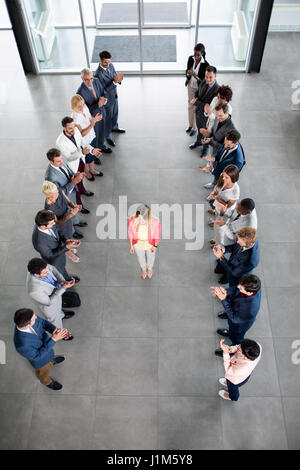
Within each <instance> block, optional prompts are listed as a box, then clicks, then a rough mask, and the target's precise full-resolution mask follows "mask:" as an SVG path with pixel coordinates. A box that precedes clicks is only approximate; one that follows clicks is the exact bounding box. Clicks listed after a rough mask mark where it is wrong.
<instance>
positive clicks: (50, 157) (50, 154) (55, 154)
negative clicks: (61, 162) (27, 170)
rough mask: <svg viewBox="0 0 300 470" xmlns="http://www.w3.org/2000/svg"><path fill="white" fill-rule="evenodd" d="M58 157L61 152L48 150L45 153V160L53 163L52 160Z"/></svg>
mask: <svg viewBox="0 0 300 470" xmlns="http://www.w3.org/2000/svg"><path fill="white" fill-rule="evenodd" d="M60 156H61V151H60V150H58V149H55V148H53V149H50V150H48V152H47V158H48V160H49V161H50V162H54V158H55V157H60Z"/></svg>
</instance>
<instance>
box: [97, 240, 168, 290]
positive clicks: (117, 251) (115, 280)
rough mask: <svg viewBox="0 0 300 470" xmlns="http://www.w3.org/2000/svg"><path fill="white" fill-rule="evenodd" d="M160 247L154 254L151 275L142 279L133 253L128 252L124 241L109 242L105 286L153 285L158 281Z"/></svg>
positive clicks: (127, 246) (126, 243) (127, 244)
mask: <svg viewBox="0 0 300 470" xmlns="http://www.w3.org/2000/svg"><path fill="white" fill-rule="evenodd" d="M160 256H161V249H159V251H158V252H157V254H156V257H155V262H154V266H153V276H152V278H151V280H150V279H148V278H146V279H142V277H141V268H140V265H139V263H138V260H137V256H136V254H135V253H133V254H131V253H130V252H129V243H128V242H126V241H122V242H116V243H110V244H109V251H108V268H107V281H106V282H107V286H138V287H143V286H148V285H149V286H150V285H151V286H153V285H157V283H158V264H159V262H158V261H159V260H158V258H159V257H160Z"/></svg>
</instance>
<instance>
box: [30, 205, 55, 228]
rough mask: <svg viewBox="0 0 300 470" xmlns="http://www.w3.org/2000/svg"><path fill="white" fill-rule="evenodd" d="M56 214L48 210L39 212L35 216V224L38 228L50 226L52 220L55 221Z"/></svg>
mask: <svg viewBox="0 0 300 470" xmlns="http://www.w3.org/2000/svg"><path fill="white" fill-rule="evenodd" d="M54 218H55V214H54V212H52V211H47V210H46V209H44V210H42V211H39V212H38V213H37V214H36V216H35V223H36V225H37V226H38V227H41V226H42V225H48V223H49V222H50V221H51V220H54Z"/></svg>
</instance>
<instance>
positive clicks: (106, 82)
mask: <svg viewBox="0 0 300 470" xmlns="http://www.w3.org/2000/svg"><path fill="white" fill-rule="evenodd" d="M99 58H100V63H99V66H98V68H97V70H96V72H95V77H97V78H98V79H99V81H100V83H101V85H102V87H103V88H104V92H105V96H107V98H108V99H107V103H106V105H105V109H106V122H105V124H106V133H105V134H106V142H107V143H108V144H109V145H110V146H111V147H115V145H116V144H115V142H114V141H113V139H112V132H118V133H121V134H123V133H124V132H125V129H120V128H119V124H118V117H119V105H118V93H117V84H119V85H121V83H122V81H123V79H124V74H122V73H119V72H116V71H115V68H114V66H113V64H112V63H111V53H110V52H109V51H101V52H100V54H99Z"/></svg>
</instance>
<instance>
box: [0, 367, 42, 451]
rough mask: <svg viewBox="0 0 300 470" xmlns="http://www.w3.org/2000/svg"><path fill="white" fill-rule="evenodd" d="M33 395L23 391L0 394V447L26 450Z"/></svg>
mask: <svg viewBox="0 0 300 470" xmlns="http://www.w3.org/2000/svg"><path fill="white" fill-rule="evenodd" d="M1 367H2V366H1ZM33 402H34V396H33V395H31V394H27V393H26V392H25V391H24V392H23V393H22V394H20V395H15V394H14V393H11V394H3V393H1V395H0V422H1V426H0V449H1V450H26V447H27V443H28V431H29V428H30V423H31V418H32V411H33Z"/></svg>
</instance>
